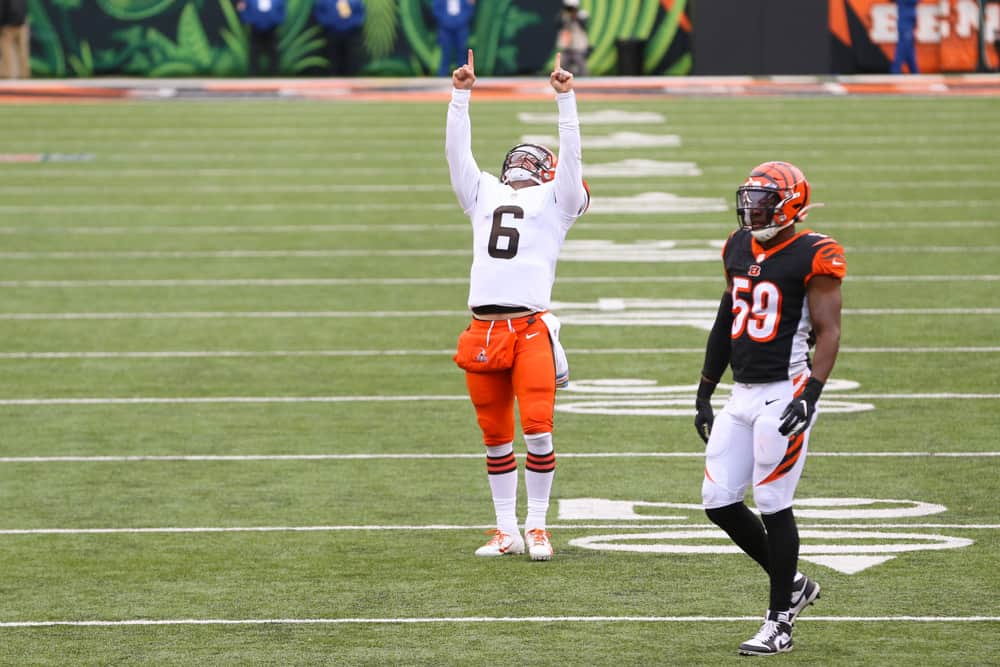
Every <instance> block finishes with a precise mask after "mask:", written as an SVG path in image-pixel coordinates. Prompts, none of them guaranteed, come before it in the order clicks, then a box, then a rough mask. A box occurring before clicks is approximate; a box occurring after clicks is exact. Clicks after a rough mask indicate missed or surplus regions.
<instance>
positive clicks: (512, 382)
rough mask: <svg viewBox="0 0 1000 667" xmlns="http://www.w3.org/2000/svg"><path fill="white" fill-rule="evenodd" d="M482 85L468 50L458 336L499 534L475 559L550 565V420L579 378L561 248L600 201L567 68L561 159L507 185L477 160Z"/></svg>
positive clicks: (540, 152) (504, 172)
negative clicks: (586, 177) (520, 494)
mask: <svg viewBox="0 0 1000 667" xmlns="http://www.w3.org/2000/svg"><path fill="white" fill-rule="evenodd" d="M475 82H476V74H475V61H474V57H473V53H472V51H471V50H470V51H469V57H468V62H467V64H465V65H463V66H461V67H459V68H458V69H456V70H455V72H454V73H453V75H452V84H453V85H454V90H453V91H452V96H451V103H450V104H449V105H448V125H447V132H446V137H445V152H446V154H447V158H448V168H449V171H450V172H451V184H452V187H453V188H454V190H455V194H456V196H457V197H458V203H459V204H460V205H461V207H462V210H463V211H464V212H465V213H466V215H468V216H469V218H470V220H471V221H472V243H473V256H472V269H471V271H470V285H469V301H468V305H469V308H470V310H471V311H472V321H471V323H470V324H469V327H468V328H467V329H466V330H465V331H464V332H462V335H461V336H459V343H458V351H457V353H456V355H455V361H456V363H458V365H459V366H460V367H462V368H463V369H464V370H465V371H466V373H465V377H466V384H467V386H468V390H469V397H470V398H471V399H472V403H473V406H474V407H475V409H476V418H477V420H478V422H479V426H480V429H481V430H482V433H483V443H484V444H485V445H486V471H487V473H488V478H489V482H490V490H491V493H492V497H493V507H494V511H495V514H496V525H497V526H496V529H495V530H493V531H491V534H492V537H491V539H490V540H489V541H488V542H487V543H486V544H485V545H483V546H482V547H480V548H479V549H477V550H476V555H477V556H503V555H513V554H523V553H524V552H525V549H527V551H528V553H529V555H530V557H531V559H532V560H549V559H550V558H551V557H552V553H553V549H552V543H551V541H550V535H549V532H548V531H547V530H546V514H547V511H548V506H549V495H550V492H551V489H552V479H553V476H554V473H555V450H554V449H553V444H552V415H553V411H554V408H555V391H556V386H557V385H558V386H564V385H565V384H566V383H567V382H568V381H569V367H568V365H567V362H566V355H565V353H564V351H563V349H562V346H561V345H560V344H559V322H558V320H557V319H556V318H555V317H554V316H553V315H552V314H551V313H549V312H548V311H549V305H550V301H551V298H552V284H553V282H554V280H555V273H556V260H557V259H558V257H559V249H560V248H561V246H562V243H563V240H564V239H565V238H566V233H567V232H568V231H569V229H570V227H571V226H572V225H573V223H574V222H575V221H576V219H577V218H578V217H579V216H580V215H582V214H583V212H584V211H585V210H586V209H587V205H588V203H589V201H590V195H589V193H588V191H587V188H586V184H585V183H584V182H583V163H582V156H581V149H580V123H579V119H578V117H577V112H576V97H575V94H574V92H573V75H572V74H571V73H569V72H567V71H566V70H564V69H563V68H562V67H561V66H560V57H559V56H558V55H557V56H556V60H555V68H554V70H553V72H552V74H551V76H550V77H549V82H550V84H551V85H552V88H553V89H554V90H555V91H556V104H557V106H558V109H559V156H558V159H557V157H556V155H555V154H553V153H552V151H550V150H549V149H548V148H545V147H544V146H537V145H534V144H519V145H517V146H515V147H514V148H512V149H511V150H510V152H508V153H507V156H506V157H505V158H504V161H503V165H502V167H501V172H500V177H499V178H497V177H496V176H493V175H491V174H489V173H486V172H484V171H481V170H480V168H479V166H478V165H477V164H476V160H475V158H474V157H473V155H472V129H471V123H470V120H469V99H470V97H471V94H472V87H473V85H475ZM557 162H558V168H557ZM515 399H516V401H517V405H518V411H519V413H520V417H521V430H522V431H523V433H524V440H525V444H526V446H527V450H528V451H527V457H526V461H525V471H524V477H525V486H526V487H527V497H528V512H527V518H526V520H525V522H524V531H525V532H524V537H522V536H521V531H520V528H519V525H518V520H517V507H516V502H517V485H518V472H517V461H516V460H515V458H514V402H515Z"/></svg>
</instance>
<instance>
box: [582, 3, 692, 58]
mask: <svg viewBox="0 0 1000 667" xmlns="http://www.w3.org/2000/svg"><path fill="white" fill-rule="evenodd" d="M686 5H687V0H630V1H628V2H621V1H620V0H582V2H581V3H580V8H581V9H584V10H586V11H587V12H589V13H590V22H589V25H588V26H587V33H588V35H590V40H591V44H590V45H591V52H590V55H589V56H588V58H587V67H588V69H589V70H590V73H591V74H592V75H594V76H607V75H612V74H615V73H616V67H617V65H618V52H617V48H616V42H617V41H618V40H620V39H621V40H640V41H643V42H645V50H644V59H643V72H644V73H647V74H651V73H656V72H658V68H659V66H660V64H661V63H662V62H663V60H664V58H665V57H666V56H667V51H668V50H669V49H670V46H671V44H673V43H674V40H675V39H676V38H677V33H678V29H679V27H680V25H681V23H682V22H683V21H685V17H684V9H685V7H686ZM690 71H691V58H690V54H686V57H681V58H680V59H678V61H677V62H675V63H667V70H666V71H665V72H660V73H669V74H687V73H689V72H690Z"/></svg>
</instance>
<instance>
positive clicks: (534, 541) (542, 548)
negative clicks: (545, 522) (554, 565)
mask: <svg viewBox="0 0 1000 667" xmlns="http://www.w3.org/2000/svg"><path fill="white" fill-rule="evenodd" d="M524 537H525V541H526V542H527V544H528V554H529V555H530V556H531V560H549V559H550V558H552V554H553V553H554V552H553V550H552V542H550V541H549V537H551V535H550V533H549V531H547V530H544V529H543V528H532V529H531V530H528V531H525V533H524Z"/></svg>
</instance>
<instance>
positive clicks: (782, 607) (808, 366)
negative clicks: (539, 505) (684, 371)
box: [694, 162, 847, 655]
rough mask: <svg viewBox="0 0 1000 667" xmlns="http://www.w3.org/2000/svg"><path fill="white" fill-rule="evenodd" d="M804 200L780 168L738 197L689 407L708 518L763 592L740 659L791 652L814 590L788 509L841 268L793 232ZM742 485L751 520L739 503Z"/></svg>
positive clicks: (819, 238)
mask: <svg viewBox="0 0 1000 667" xmlns="http://www.w3.org/2000/svg"><path fill="white" fill-rule="evenodd" d="M809 194H810V193H809V183H808V182H807V181H806V179H805V176H804V175H803V174H802V172H801V171H800V170H799V169H798V168H797V167H795V166H794V165H791V164H788V163H787V162H766V163H764V164H761V165H758V166H757V167H755V168H754V169H753V170H752V171H751V172H750V176H749V177H748V178H747V179H746V181H745V182H744V183H743V185H741V186H740V187H739V188H738V189H737V190H736V213H737V217H738V219H739V228H738V229H737V230H736V231H734V232H733V233H732V234H731V235H730V237H729V239H728V240H727V241H726V244H725V246H724V248H723V251H722V258H723V263H724V266H725V274H726V292H725V293H724V294H723V295H722V301H721V303H720V304H719V312H718V314H717V315H716V318H715V324H714V325H713V326H712V331H711V333H710V334H709V336H708V343H707V345H706V349H705V363H704V366H703V367H702V372H701V382H700V384H699V386H698V396H697V399H696V401H695V408H696V410H697V414H696V416H695V421H694V424H695V428H696V429H697V430H698V435H699V436H701V438H702V439H703V440H704V441H705V442H706V443H707V448H706V450H705V459H706V460H705V478H704V482H703V485H702V502H703V504H704V507H705V512H706V514H707V515H708V518H709V519H711V520H712V522H714V523H715V524H716V525H718V526H719V527H720V528H722V529H723V530H724V531H726V533H727V534H728V535H729V536H730V537H731V538H732V540H733V541H734V542H735V543H736V544H737V545H738V546H739V547H740V548H741V549H742V550H743V551H745V552H746V553H747V555H749V556H750V557H751V558H753V559H754V560H755V561H757V563H759V564H760V566H761V567H762V568H764V570H765V571H766V572H767V573H768V576H769V578H770V583H771V589H770V602H769V604H768V611H767V613H766V616H765V619H764V624H763V625H762V626H761V629H760V631H759V632H758V633H757V634H756V635H755V636H754V637H753V638H751V639H749V640H747V641H746V642H743V643H742V644H741V645H740V649H739V650H740V653H741V654H744V655H772V654H776V653H783V652H785V651H790V650H791V649H792V625H793V623H794V621H795V617H796V616H797V615H798V614H799V613H800V612H801V611H802V610H803V609H804V608H805V607H807V606H808V605H810V604H812V602H813V601H814V600H815V599H816V598H818V597H819V591H820V588H819V584H817V583H816V582H815V581H812V580H811V579H809V578H808V577H806V576H804V575H803V574H801V573H800V572H798V557H799V533H798V528H797V527H796V525H795V517H794V515H793V513H792V501H793V497H794V494H795V487H796V485H797V484H798V481H799V478H800V476H801V475H802V467H803V465H804V463H805V459H806V450H807V448H808V445H809V431H810V428H811V426H812V424H813V422H814V420H815V416H816V404H817V401H818V400H819V396H820V393H821V392H822V391H823V384H824V383H825V382H826V380H827V378H828V377H829V375H830V371H831V370H832V369H833V365H834V362H835V361H836V358H837V351H838V349H839V347H840V311H841V292H840V283H841V280H842V279H843V278H844V276H845V275H846V269H847V264H846V261H845V260H844V250H843V248H842V247H841V246H840V244H838V243H837V242H836V241H835V240H833V239H832V238H830V237H829V236H824V235H822V234H817V233H815V232H812V231H809V230H797V229H796V228H795V225H796V223H798V222H801V221H802V220H804V219H805V217H806V215H807V214H808V211H809V207H810V204H809ZM810 351H812V352H813V356H812V359H810ZM729 366H731V367H732V371H733V380H734V385H733V390H732V395H731V396H730V398H729V401H728V402H727V403H726V406H725V408H723V410H722V412H721V413H719V415H718V417H716V416H715V415H714V413H713V410H712V404H711V401H710V399H711V396H712V392H713V391H714V390H715V387H716V385H717V384H718V383H719V380H720V379H721V378H722V375H723V373H724V372H725V371H726V368H727V367H729ZM748 488H750V489H752V490H753V498H754V504H755V505H756V507H757V509H758V511H759V512H760V514H761V516H760V518H758V517H757V515H756V514H754V513H753V512H751V511H750V509H748V508H747V506H746V504H744V497H745V495H746V492H747V489H748Z"/></svg>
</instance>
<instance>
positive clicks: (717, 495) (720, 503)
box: [701, 479, 742, 513]
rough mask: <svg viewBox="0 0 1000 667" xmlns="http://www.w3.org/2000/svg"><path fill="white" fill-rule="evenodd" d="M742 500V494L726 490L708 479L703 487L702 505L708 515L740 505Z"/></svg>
mask: <svg viewBox="0 0 1000 667" xmlns="http://www.w3.org/2000/svg"><path fill="white" fill-rule="evenodd" d="M741 499H742V494H738V493H736V492H734V491H729V490H728V489H724V488H722V487H721V486H719V485H718V484H716V483H715V482H712V481H709V480H708V479H706V480H705V481H704V483H702V485H701V503H702V506H703V507H704V508H705V512H706V513H707V512H709V511H710V510H713V509H719V508H721V507H725V506H727V505H732V504H733V503H738V502H740V500H741Z"/></svg>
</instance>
